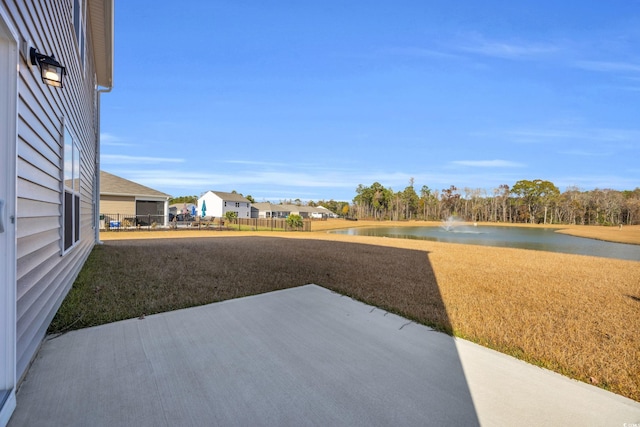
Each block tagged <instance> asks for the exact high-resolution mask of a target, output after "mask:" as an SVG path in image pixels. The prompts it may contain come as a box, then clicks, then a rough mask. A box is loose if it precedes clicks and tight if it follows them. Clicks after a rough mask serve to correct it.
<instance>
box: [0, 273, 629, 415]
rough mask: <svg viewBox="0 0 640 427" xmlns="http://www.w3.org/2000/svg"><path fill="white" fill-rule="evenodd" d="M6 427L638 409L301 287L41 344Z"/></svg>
mask: <svg viewBox="0 0 640 427" xmlns="http://www.w3.org/2000/svg"><path fill="white" fill-rule="evenodd" d="M17 401H18V406H17V408H16V411H15V413H14V415H13V418H12V419H11V421H10V423H9V426H11V427H20V426H30V427H33V426H212V425H221V426H249V425H250V426H294V425H295V426H304V425H318V426H320V425H321V426H329V425H331V426H343V425H344V426H365V425H366V426H389V425H403V426H412V425H415V426H428V425H433V426H449V425H464V426H471V425H479V424H481V425H491V426H494V425H495V426H513V425H564V424H568V425H580V426H591V425H593V426H607V425H610V426H617V427H622V426H624V425H625V423H626V424H627V425H634V423H635V424H636V425H640V404H639V403H637V402H634V401H632V400H629V399H626V398H623V397H621V396H618V395H615V394H613V393H609V392H607V391H604V390H602V389H599V388H596V387H593V386H590V385H587V384H584V383H580V382H577V381H573V380H570V379H568V378H565V377H563V376H561V375H558V374H555V373H553V372H550V371H547V370H544V369H541V368H538V367H536V366H532V365H529V364H526V363H524V362H521V361H519V360H516V359H513V358H511V357H508V356H505V355H503V354H500V353H497V352H495V351H492V350H488V349H486V348H483V347H481V346H478V345H475V344H473V343H470V342H467V341H464V340H460V339H454V338H451V337H449V336H447V335H445V334H442V333H439V332H435V331H433V330H431V329H429V328H427V327H425V326H421V325H418V324H415V323H412V322H410V321H408V320H406V319H404V318H402V317H399V316H396V315H393V314H389V313H386V312H385V311H383V310H380V309H377V308H374V307H372V306H368V305H365V304H362V303H360V302H357V301H354V300H352V299H350V298H348V297H344V296H341V295H339V294H335V293H333V292H331V291H329V290H326V289H324V288H321V287H319V286H315V285H307V286H302V287H299V288H294V289H287V290H283V291H277V292H272V293H269V294H263V295H257V296H253V297H247V298H240V299H236V300H230V301H224V302H220V303H216V304H211V305H207V306H202V307H195V308H190V309H186V310H179V311H174V312H169V313H163V314H158V315H153V316H147V317H146V318H144V319H131V320H126V321H122V322H117V323H112V324H108V325H103V326H98V327H95V328H89V329H84V330H79V331H74V332H70V333H68V334H65V335H62V336H60V337H57V338H53V339H49V340H47V341H46V342H45V343H44V344H43V346H42V349H41V350H40V353H39V354H38V357H37V358H36V360H35V362H34V364H33V366H32V367H31V369H30V370H29V372H28V374H27V377H26V378H25V380H24V382H23V383H22V386H21V388H20V390H19V391H18V396H17Z"/></svg>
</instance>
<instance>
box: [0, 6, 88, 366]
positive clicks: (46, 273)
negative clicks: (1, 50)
mask: <svg viewBox="0 0 640 427" xmlns="http://www.w3.org/2000/svg"><path fill="white" fill-rule="evenodd" d="M72 5H73V2H72V1H55V2H54V1H51V2H49V1H29V2H15V1H6V0H5V1H3V0H0V7H1V8H3V10H4V11H6V13H7V15H8V16H9V17H10V19H11V25H12V26H13V27H14V28H16V29H17V31H18V33H19V34H20V37H21V38H22V39H23V40H26V41H30V42H31V45H32V46H33V47H35V48H37V49H38V50H39V51H40V52H41V53H45V54H51V53H53V54H55V56H56V59H57V60H59V61H60V62H61V63H62V64H63V65H64V66H65V67H66V70H67V74H66V76H65V78H64V87H63V88H53V87H50V86H46V85H45V84H43V83H42V81H41V78H40V75H39V70H38V68H37V67H35V66H32V65H31V64H30V62H29V58H28V54H26V55H25V54H22V55H21V58H20V61H19V76H18V94H19V96H18V123H17V128H18V129H17V134H18V135H17V171H16V175H17V220H16V221H17V222H16V247H17V254H16V259H17V260H16V290H17V297H16V298H17V315H16V317H17V327H16V336H17V338H16V358H17V362H16V371H17V376H18V377H19V378H20V377H22V376H23V375H24V373H25V372H26V369H27V367H28V365H29V363H30V361H31V359H32V358H33V357H34V355H35V353H36V351H37V349H38V347H39V345H40V343H41V341H42V339H43V338H44V336H45V333H46V330H47V327H48V325H49V323H50V322H51V320H52V318H53V316H54V315H55V312H56V310H57V309H58V307H59V306H60V304H61V303H62V300H63V298H64V297H65V295H66V294H67V292H68V291H69V289H70V287H71V285H72V283H73V281H74V279H75V277H76V276H77V274H78V272H79V271H80V268H81V267H82V265H83V263H84V261H85V260H86V258H87V256H88V255H89V253H90V251H91V249H92V247H93V245H94V243H95V231H94V227H95V211H94V209H95V205H96V204H95V200H94V195H95V194H96V193H95V191H94V188H95V182H96V152H97V135H98V132H97V128H98V126H99V118H98V116H97V112H98V107H97V105H98V95H97V92H96V90H95V88H96V87H97V80H96V69H95V67H94V63H93V58H94V55H93V50H92V46H93V44H92V36H91V32H90V31H89V23H88V18H87V19H86V20H85V22H87V24H86V30H84V41H85V43H84V46H85V49H86V50H85V51H84V52H85V53H84V55H81V51H80V48H79V43H78V41H77V38H76V32H75V29H74V21H73V9H72ZM82 57H83V58H84V60H82ZM65 133H67V134H68V135H71V137H72V138H73V141H74V142H75V143H76V144H77V146H78V147H79V150H80V162H79V179H80V185H79V191H78V196H79V238H78V240H77V241H75V240H74V244H73V246H72V247H71V248H69V249H67V250H65V249H64V247H63V236H64V233H63V217H64V213H63V212H64V211H63V194H64V159H65V153H64V135H65Z"/></svg>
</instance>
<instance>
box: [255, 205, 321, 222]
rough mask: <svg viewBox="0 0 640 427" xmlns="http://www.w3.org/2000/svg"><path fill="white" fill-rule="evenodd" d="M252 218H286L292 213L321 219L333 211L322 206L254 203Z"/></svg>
mask: <svg viewBox="0 0 640 427" xmlns="http://www.w3.org/2000/svg"><path fill="white" fill-rule="evenodd" d="M251 207H252V210H251V217H252V218H286V217H288V216H289V215H291V214H295V215H300V216H301V217H302V218H313V219H321V218H327V217H329V216H330V214H332V212H331V211H330V210H329V209H327V208H324V207H322V206H318V207H316V206H306V205H291V204H274V203H269V202H260V203H253V204H252V205H251Z"/></svg>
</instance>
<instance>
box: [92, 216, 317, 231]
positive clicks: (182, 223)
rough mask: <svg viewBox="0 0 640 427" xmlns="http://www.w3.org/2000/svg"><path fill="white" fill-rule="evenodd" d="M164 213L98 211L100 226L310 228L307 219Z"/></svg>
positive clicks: (105, 228) (118, 228)
mask: <svg viewBox="0 0 640 427" xmlns="http://www.w3.org/2000/svg"><path fill="white" fill-rule="evenodd" d="M166 220H167V221H166V223H167V225H166V226H165V216H164V215H127V214H100V230H103V231H126V230H149V231H151V230H158V229H196V230H216V229H218V230H222V229H227V228H231V226H233V228H234V229H235V228H236V227H237V228H238V229H239V230H273V231H311V222H312V221H311V220H308V219H306V220H304V221H303V222H302V226H301V227H298V228H296V227H291V226H289V224H287V220H286V219H285V218H236V219H233V220H232V221H231V222H229V221H227V219H226V218H211V217H208V218H200V217H192V216H181V215H179V216H172V217H171V220H169V217H166Z"/></svg>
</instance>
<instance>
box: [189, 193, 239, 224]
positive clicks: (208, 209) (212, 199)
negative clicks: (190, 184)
mask: <svg viewBox="0 0 640 427" xmlns="http://www.w3.org/2000/svg"><path fill="white" fill-rule="evenodd" d="M203 206H204V208H205V209H204V215H203V214H202V213H203ZM227 212H235V213H236V215H237V217H238V218H251V202H250V201H249V200H247V199H246V198H244V197H243V196H242V195H240V194H237V193H225V192H222V191H207V192H206V193H204V194H203V195H202V196H200V198H199V199H198V216H199V217H205V218H211V217H215V218H220V217H224V216H225V214H226V213H227Z"/></svg>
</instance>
